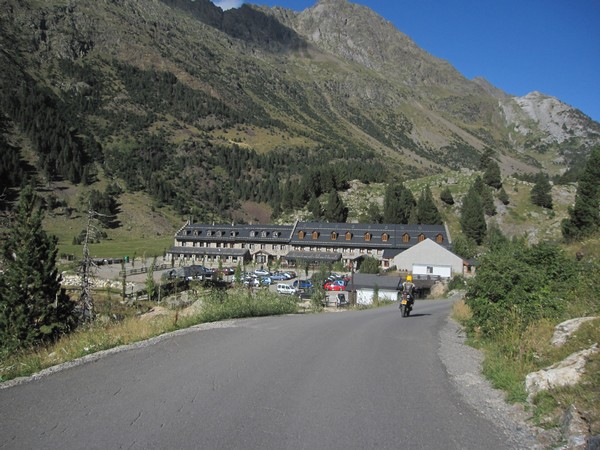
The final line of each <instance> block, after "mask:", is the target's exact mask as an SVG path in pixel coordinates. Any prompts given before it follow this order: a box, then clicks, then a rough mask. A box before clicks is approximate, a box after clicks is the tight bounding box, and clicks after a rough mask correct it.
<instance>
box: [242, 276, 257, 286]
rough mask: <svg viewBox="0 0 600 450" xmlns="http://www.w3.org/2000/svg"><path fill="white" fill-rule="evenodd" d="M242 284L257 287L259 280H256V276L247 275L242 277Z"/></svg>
mask: <svg viewBox="0 0 600 450" xmlns="http://www.w3.org/2000/svg"><path fill="white" fill-rule="evenodd" d="M244 284H245V285H246V286H252V287H258V286H260V281H259V280H258V278H252V277H248V278H245V279H244Z"/></svg>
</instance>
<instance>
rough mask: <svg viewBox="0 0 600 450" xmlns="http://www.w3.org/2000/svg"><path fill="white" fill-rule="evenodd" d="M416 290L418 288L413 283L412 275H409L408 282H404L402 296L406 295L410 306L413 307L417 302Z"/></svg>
mask: <svg viewBox="0 0 600 450" xmlns="http://www.w3.org/2000/svg"><path fill="white" fill-rule="evenodd" d="M415 289H416V286H415V284H414V283H413V282H412V275H407V276H406V281H405V282H404V284H402V295H403V296H404V295H406V298H407V299H408V301H409V304H410V306H412V305H413V303H414V302H415Z"/></svg>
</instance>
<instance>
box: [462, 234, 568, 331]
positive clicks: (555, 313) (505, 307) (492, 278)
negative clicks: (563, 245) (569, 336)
mask: <svg viewBox="0 0 600 450" xmlns="http://www.w3.org/2000/svg"><path fill="white" fill-rule="evenodd" d="M574 274H575V265H574V262H572V261H569V260H568V259H567V258H566V257H565V255H564V253H563V252H562V250H561V249H560V248H559V247H557V246H552V245H549V244H539V245H535V246H532V247H528V246H527V245H526V244H525V242H524V241H514V242H511V243H508V244H507V245H505V246H504V247H496V248H495V249H494V250H491V251H490V252H489V253H487V254H485V255H484V256H483V257H482V259H481V267H480V269H479V270H478V273H477V277H476V278H475V279H474V280H473V281H472V282H471V283H470V284H469V287H468V290H467V304H468V305H469V306H470V307H471V309H472V310H473V318H472V319H471V320H470V321H469V327H470V328H471V330H475V329H477V330H478V331H480V332H481V333H482V334H483V335H484V336H496V335H498V333H500V332H503V331H504V330H506V328H507V327H511V326H514V327H517V328H519V329H521V330H523V329H525V328H526V327H527V326H528V325H529V324H530V323H531V322H533V321H534V320H538V319H541V318H544V317H560V316H561V315H562V312H563V311H564V309H565V296H566V295H567V294H568V293H569V292H570V290H571V288H572V280H573V279H572V277H573V275H574ZM515 315H516V316H518V317H519V318H520V320H519V322H518V324H516V323H514V321H513V320H512V319H511V317H512V316H515Z"/></svg>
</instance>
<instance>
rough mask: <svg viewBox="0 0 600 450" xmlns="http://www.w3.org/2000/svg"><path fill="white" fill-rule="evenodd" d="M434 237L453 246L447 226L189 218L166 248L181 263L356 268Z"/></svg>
mask: <svg viewBox="0 0 600 450" xmlns="http://www.w3.org/2000/svg"><path fill="white" fill-rule="evenodd" d="M426 239H430V240H432V241H433V242H435V243H437V244H438V245H440V246H442V247H444V248H450V246H451V242H450V236H449V233H448V230H447V228H446V227H445V226H444V225H406V224H403V225H399V224H359V223H323V222H296V223H295V224H293V225H258V224H257V225H236V224H221V225H216V224H212V225H210V224H197V223H193V222H187V223H186V224H185V225H184V226H183V227H181V229H179V231H177V233H176V234H175V242H174V246H173V247H172V248H171V249H170V250H169V251H168V253H169V255H170V256H171V258H173V260H174V261H176V262H179V263H180V264H181V265H188V264H204V265H210V264H215V263H219V262H220V263H222V264H223V265H237V264H238V263H254V264H260V265H264V266H269V265H271V264H274V263H276V262H277V263H279V264H280V265H282V266H286V265H299V264H300V263H304V262H308V263H310V264H318V263H332V264H333V263H337V262H341V263H342V264H343V265H344V267H347V268H348V269H350V268H357V267H358V266H359V265H360V262H361V260H362V259H364V258H366V257H374V258H376V259H378V260H379V261H380V264H381V267H382V268H384V269H385V268H389V267H391V266H392V265H393V264H394V258H395V257H396V256H397V255H399V254H401V253H402V252H404V251H405V250H407V249H410V248H412V247H413V246H415V245H417V244H418V243H420V242H423V241H425V240H426Z"/></svg>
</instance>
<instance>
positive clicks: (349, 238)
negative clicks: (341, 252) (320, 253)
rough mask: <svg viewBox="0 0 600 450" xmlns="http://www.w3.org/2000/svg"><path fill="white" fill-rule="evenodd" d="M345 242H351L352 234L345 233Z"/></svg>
mask: <svg viewBox="0 0 600 450" xmlns="http://www.w3.org/2000/svg"><path fill="white" fill-rule="evenodd" d="M346 240H347V241H351V240H352V233H350V232H349V231H347V232H346Z"/></svg>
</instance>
